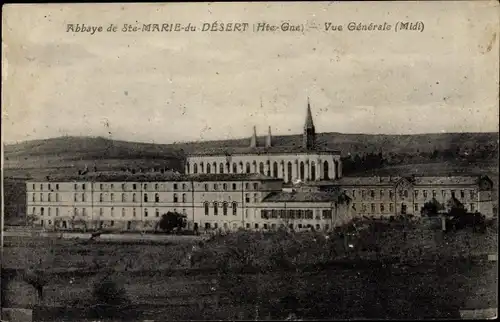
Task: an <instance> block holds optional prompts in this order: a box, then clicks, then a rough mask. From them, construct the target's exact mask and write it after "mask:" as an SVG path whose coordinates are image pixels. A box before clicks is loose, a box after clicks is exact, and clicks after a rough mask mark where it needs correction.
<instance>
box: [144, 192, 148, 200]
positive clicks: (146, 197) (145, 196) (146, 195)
mask: <svg viewBox="0 0 500 322" xmlns="http://www.w3.org/2000/svg"><path fill="white" fill-rule="evenodd" d="M144 202H148V194H147V193H145V194H144Z"/></svg>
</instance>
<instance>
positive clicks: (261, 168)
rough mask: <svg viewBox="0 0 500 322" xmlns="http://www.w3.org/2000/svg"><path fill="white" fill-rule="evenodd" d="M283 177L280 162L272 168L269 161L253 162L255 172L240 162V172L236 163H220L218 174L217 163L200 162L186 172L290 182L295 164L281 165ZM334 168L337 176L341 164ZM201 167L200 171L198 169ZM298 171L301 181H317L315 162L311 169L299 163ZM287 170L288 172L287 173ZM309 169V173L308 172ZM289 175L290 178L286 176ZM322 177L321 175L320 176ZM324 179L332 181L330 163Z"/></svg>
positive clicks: (187, 167) (246, 164) (327, 165)
mask: <svg viewBox="0 0 500 322" xmlns="http://www.w3.org/2000/svg"><path fill="white" fill-rule="evenodd" d="M281 164H282V165H281V176H280V175H279V166H278V162H277V161H274V162H273V164H272V166H271V162H270V161H267V162H266V165H264V162H260V163H259V164H258V165H257V162H256V161H254V162H253V171H252V169H251V164H250V162H246V163H245V165H243V162H240V163H239V165H240V170H239V171H238V166H237V164H236V163H232V166H231V164H230V163H229V162H226V164H225V166H224V163H220V164H219V166H218V172H217V162H213V163H212V164H211V163H206V168H205V164H204V163H203V162H200V164H199V166H198V164H197V163H195V164H193V169H192V171H191V166H190V164H189V163H188V164H186V172H187V173H195V174H196V173H198V170H199V172H200V173H231V170H232V173H260V174H263V175H267V176H272V177H274V178H285V177H288V181H291V180H292V175H293V164H292V162H291V161H289V162H288V163H286V166H285V163H283V162H282V163H281ZM333 164H334V167H335V174H337V173H339V169H340V162H339V161H334V163H333ZM198 167H199V169H198ZM297 167H298V168H297V171H298V177H299V178H300V179H301V180H304V179H306V177H307V179H309V180H313V181H314V180H316V163H315V162H314V161H311V162H310V168H308V166H307V163H305V162H304V161H301V162H299V163H297ZM285 169H286V170H287V172H286V173H285ZM306 169H307V171H306ZM306 172H307V173H306ZM286 174H288V176H287V175H286ZM320 175H321V174H320ZM322 178H324V179H330V175H329V163H328V161H324V162H323V173H322Z"/></svg>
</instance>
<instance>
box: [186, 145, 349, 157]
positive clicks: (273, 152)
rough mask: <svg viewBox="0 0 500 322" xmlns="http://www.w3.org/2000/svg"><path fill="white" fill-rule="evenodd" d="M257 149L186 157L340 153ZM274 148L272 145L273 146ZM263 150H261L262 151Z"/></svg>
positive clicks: (200, 153) (206, 153)
mask: <svg viewBox="0 0 500 322" xmlns="http://www.w3.org/2000/svg"><path fill="white" fill-rule="evenodd" d="M252 149H256V151H248V152H229V151H219V152H195V153H187V154H186V157H188V158H189V157H203V156H221V157H224V156H226V157H227V156H238V155H265V154H336V155H337V154H338V155H340V154H341V153H340V151H339V150H307V149H300V150H299V149H297V151H293V150H291V151H286V150H285V151H272V150H269V148H264V147H262V148H260V147H257V148H252ZM271 149H272V147H271ZM260 150H261V151H260Z"/></svg>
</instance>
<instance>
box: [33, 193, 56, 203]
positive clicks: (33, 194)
mask: <svg viewBox="0 0 500 322" xmlns="http://www.w3.org/2000/svg"><path fill="white" fill-rule="evenodd" d="M56 196H57V194H56ZM31 201H35V194H33V195H32V196H31Z"/></svg>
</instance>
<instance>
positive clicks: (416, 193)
mask: <svg viewBox="0 0 500 322" xmlns="http://www.w3.org/2000/svg"><path fill="white" fill-rule="evenodd" d="M415 198H418V190H415Z"/></svg>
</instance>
